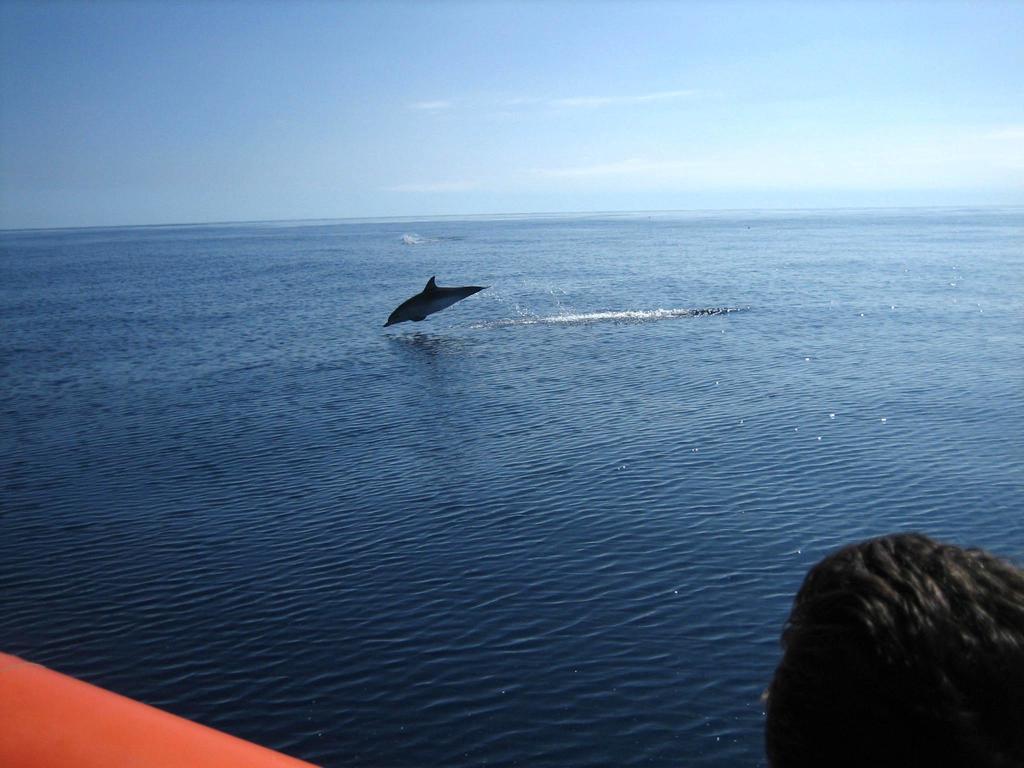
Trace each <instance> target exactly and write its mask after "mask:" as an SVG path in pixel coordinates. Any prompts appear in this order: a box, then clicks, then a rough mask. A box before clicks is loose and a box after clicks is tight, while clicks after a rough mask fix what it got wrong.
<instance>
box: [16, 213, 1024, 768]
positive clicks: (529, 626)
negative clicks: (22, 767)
mask: <svg viewBox="0 0 1024 768" xmlns="http://www.w3.org/2000/svg"><path fill="white" fill-rule="evenodd" d="M965 215H966V214H965ZM972 215H974V216H975V219H976V221H975V223H976V224H977V225H978V226H977V227H975V228H971V227H968V228H966V229H965V228H964V227H965V225H964V223H963V221H964V219H963V218H962V217H961V218H959V219H957V221H958V222H959V224H956V225H955V226H954V224H951V223H950V222H949V221H948V220H947V219H946V218H944V216H943V215H940V214H935V215H934V216H932V217H931V218H929V217H928V216H926V215H924V214H909V213H905V214H893V213H886V214H884V215H883V214H881V213H880V214H878V217H876V218H875V219H872V218H871V217H870V216H868V217H867V218H865V216H867V215H866V214H857V215H854V214H846V215H838V214H837V215H834V216H832V217H831V218H829V217H823V215H814V216H812V215H803V216H801V215H796V214H793V215H790V216H788V217H787V216H783V215H781V214H771V215H768V214H765V215H758V214H750V215H748V216H745V217H740V218H737V219H735V220H731V219H729V218H728V217H723V216H721V215H718V216H707V217H704V218H701V217H696V216H689V217H688V216H681V217H675V218H673V217H664V218H658V219H655V220H653V221H650V220H647V219H643V220H640V219H631V218H628V217H625V218H615V219H608V220H603V219H594V218H589V219H580V220H572V219H558V220H536V221H523V220H517V221H491V222H461V223H458V222H451V221H445V222H423V223H417V224H416V227H417V231H418V232H419V234H417V235H415V236H414V237H416V238H418V240H419V241H418V242H414V243H409V242H408V241H403V234H405V235H407V236H409V237H413V235H412V234H411V233H409V232H408V231H407V228H408V225H405V226H404V227H403V225H401V224H318V225H315V226H313V225H310V226H308V227H300V226H295V227H259V226H254V227H248V228H247V227H244V226H239V227H213V228H208V229H203V228H198V229H197V228H186V229H180V230H179V229H173V228H171V229H161V230H133V231H120V230H118V231H110V232H106V233H103V232H101V233H96V232H92V231H90V232H82V233H36V234H34V235H26V234H21V235H7V234H5V235H4V238H5V240H4V246H5V247H4V249H3V250H2V251H0V269H2V277H3V278H4V279H0V286H6V287H0V311H2V313H3V314H2V316H3V317H4V318H5V330H7V331H8V332H7V333H5V334H4V336H3V338H2V339H0V352H2V356H3V357H2V359H3V361H4V365H3V366H2V367H0V381H2V382H3V384H4V387H3V388H0V413H2V418H3V426H4V429H3V430H2V437H0V439H2V441H3V443H2V445H3V446H4V450H3V453H2V465H0V468H2V473H3V474H2V481H3V483H4V491H3V494H4V503H3V505H2V508H0V581H2V582H3V583H4V584H5V585H7V586H6V588H5V598H4V610H3V611H2V612H0V643H2V645H3V647H4V649H5V650H8V651H11V652H14V653H20V654H23V655H25V656H26V657H28V658H31V659H33V660H36V661H40V662H43V663H48V664H52V665H53V666H55V667H57V668H58V669H61V670H63V671H67V672H69V673H72V674H75V675H79V676H82V677H85V678H86V679H89V680H92V681H94V682H97V683H99V684H102V685H106V686H109V687H111V688H113V689H115V690H117V691H119V692H122V693H125V694H127V695H130V696H134V697H137V698H140V699H142V700H144V701H147V702H149V703H152V704H155V705H157V706H162V707H166V708H168V709H170V710H171V711H174V712H177V713H180V714H183V715H186V716H189V717H193V718H197V719H199V720H201V721H202V722H205V723H208V724H210V725H213V726H216V727H221V728H224V729H226V730H228V731H230V732H232V733H236V734H238V735H240V736H243V737H246V738H250V739H254V740H256V741H258V742H260V743H265V744H268V745H269V746H273V747H276V748H279V749H284V750H286V751H289V752H292V753H294V754H296V755H298V756H301V757H304V758H307V759H311V760H314V761H320V762H323V763H324V764H327V765H367V766H372V765H392V766H401V765H410V766H412V765H423V764H434V765H442V764H443V765H466V766H468V765H479V764H483V763H491V764H514V763H522V764H530V765H552V766H554V765H610V764H622V765H639V764H645V765H666V766H668V765H687V766H733V765H738V764H746V765H756V764H758V762H759V761H760V760H761V753H762V748H761V728H762V713H761V705H760V701H759V696H760V693H761V691H762V690H763V688H764V686H765V684H766V683H767V681H768V679H769V677H770V675H771V672H772V669H773V667H774V664H775V663H776V661H777V658H778V647H777V638H778V632H779V629H780V628H781V625H782V622H783V620H784V619H785V615H786V612H787V610H788V606H789V603H790V601H791V599H792V596H793V594H794V592H795V590H796V588H797V586H798V585H799V583H800V580H801V578H802V576H803V574H804V572H805V571H806V569H807V567H809V565H810V564H812V563H813V562H815V561H816V560H817V559H818V558H820V557H821V555H822V554H824V553H825V552H826V551H828V550H829V549H831V548H833V547H835V546H838V545H840V544H843V543H847V542H849V541H852V540H855V539H858V538H863V537H865V536H869V535H875V534H880V533H886V532H890V531H893V530H907V529H919V530H924V531H927V532H930V533H932V534H933V535H936V536H938V537H940V538H946V539H949V540H952V541H956V542H959V543H963V544H975V545H982V546H987V547H989V548H991V549H993V550H994V551H996V552H999V553H1001V554H1004V555H1007V556H1011V557H1017V558H1021V557H1024V523H1022V519H1024V518H1022V517H1021V515H1020V510H1019V507H1018V506H1017V505H1018V502H1017V499H1019V498H1021V491H1022V490H1024V489H1022V488H1021V485H1022V483H1021V477H1022V469H1024V460H1022V456H1021V450H1020V447H1019V445H1018V440H1017V439H1016V436H1017V435H1019V434H1021V432H1022V427H1024V416H1022V414H1024V403H1022V394H1021V393H1022V392H1024V386H1022V385H1024V380H1022V374H1021V371H1024V365H1022V363H1024V360H1022V359H1021V352H1020V350H1021V349H1022V348H1024V346H1022V345H1021V343H1020V342H1021V341H1022V340H1024V339H1022V332H1021V327H1020V323H1019V317H1020V311H1021V299H1020V297H1021V296H1024V291H1022V290H1021V288H1022V286H1021V285H1020V275H1021V274H1024V272H1022V271H1021V270H1020V266H1021V265H1020V258H1019V255H1017V252H1016V250H1015V249H1014V248H1013V247H1012V243H1013V242H1014V241H1015V239H1016V241H1018V242H1019V234H1020V223H1019V221H1018V220H1017V219H1016V218H1014V217H1013V216H1009V215H1003V216H1002V218H1000V214H997V213H988V214H984V213H978V214H972ZM972 221H974V219H972ZM748 227H750V228H749V229H748ZM958 227H959V228H958ZM954 230H955V231H954ZM954 234H955V235H956V238H955V239H954V240H949V241H948V242H953V243H955V246H949V247H947V246H946V245H944V243H946V242H947V240H946V238H945V237H944V235H954ZM737 243H741V244H742V248H740V247H738V246H737ZM410 245H411V246H415V247H409V246H410ZM957 250H959V251H960V252H959V253H957V252H955V251H957ZM967 251H969V252H970V254H971V259H970V260H969V261H968V260H967V259H964V258H962V256H963V253H964V252H967ZM442 262H443V264H442ZM954 263H955V264H957V265H959V266H958V268H957V270H956V273H957V279H956V280H955V282H957V286H956V287H955V289H954V288H952V287H950V286H948V283H949V282H950V281H951V280H950V277H949V275H950V274H952V265H953V264H954ZM439 264H440V265H441V266H443V267H444V270H443V271H444V272H445V274H450V275H451V276H452V277H451V279H452V282H453V284H455V283H457V282H459V281H460V279H461V278H465V279H466V281H467V282H472V281H473V280H477V279H478V278H479V280H478V282H480V284H484V279H486V283H487V284H490V285H492V286H493V288H492V289H489V290H488V291H486V292H483V293H481V294H479V296H474V297H471V298H470V299H467V300H466V301H464V302H460V303H459V304H458V305H456V306H455V307H452V308H451V309H449V310H445V312H443V313H439V314H438V315H436V316H433V317H432V318H431V319H430V320H428V321H426V322H425V323H421V324H415V325H413V324H410V325H409V326H397V327H396V328H395V329H389V331H387V332H382V331H381V329H380V328H379V325H380V317H379V315H380V313H381V311H382V310H381V308H382V307H383V308H385V310H386V308H388V307H392V306H394V305H395V298H396V296H397V297H398V298H401V296H402V295H403V294H404V295H407V293H405V291H406V290H407V287H408V286H416V285H422V283H423V279H425V276H429V275H431V274H434V273H435V272H441V271H442V269H441V266H439ZM623 265H626V266H625V267H624V266H623ZM384 276H386V277H384ZM627 278H628V279H627ZM357 284H358V285H363V286H366V289H365V291H364V292H362V293H358V295H357V294H356V293H354V292H353V291H351V289H350V288H351V286H352V285H357ZM951 291H955V292H956V294H957V295H956V297H955V298H957V299H958V302H957V303H952V302H951V301H950V298H951V297H950V292H951ZM491 292H493V297H491V298H488V294H489V293H491ZM979 303H983V304H984V309H985V312H984V313H981V312H979V311H978V305H979ZM893 306H896V307H898V311H896V310H893V309H891V308H892V307H893ZM651 307H691V308H690V309H682V308H679V309H650V308H651ZM701 307H704V308H705V309H700V308H701ZM736 308H743V311H736ZM861 313H864V315H865V317H861V316H860V315H861ZM663 320H664V321H666V322H661V321H663ZM670 320H677V321H678V322H668V321H670ZM690 320H692V322H691V321H690Z"/></svg>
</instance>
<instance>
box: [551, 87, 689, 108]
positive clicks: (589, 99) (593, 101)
mask: <svg viewBox="0 0 1024 768" xmlns="http://www.w3.org/2000/svg"><path fill="white" fill-rule="evenodd" d="M697 93H698V92H697V91H695V90H679V91H657V92H655V93H642V94H639V95H634V96H570V97H568V98H562V99H551V102H550V103H551V105H552V106H555V107H569V108H579V107H582V108H595V107H609V106H617V105H628V104H651V103H655V102H664V101H677V100H679V99H688V98H690V97H692V96H696V95H697Z"/></svg>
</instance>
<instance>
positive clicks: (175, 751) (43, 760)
mask: <svg viewBox="0 0 1024 768" xmlns="http://www.w3.org/2000/svg"><path fill="white" fill-rule="evenodd" d="M311 765H312V764H311V763H307V762H304V761H302V760H297V759H295V758H293V757H288V756H287V755H283V754H281V753H280V752H275V751H273V750H270V749H266V748H265V747H260V746H258V745H256V744H253V743H252V742H249V741H244V740H243V739H239V738H236V737H234V736H229V735H228V734H226V733H222V732H221V731H217V730H214V729H213V728H207V727H206V726H205V725H200V724H199V723H194V722H192V721H191V720H186V719H184V718H182V717H178V716H176V715H172V714H170V713H169V712H164V711H163V710H160V709H156V708H155V707H151V706H148V705H146V704H142V703H140V702H138V701H134V700H132V699H129V698H126V697H124V696H120V695H118V694H116V693H112V692H110V691H107V690H104V689H102V688H97V687H96V686H94V685H90V684H89V683H84V682H82V681H81V680H76V679H75V678H73V677H68V676H67V675H62V674H60V673H59V672H54V671H53V670H52V669H47V668H46V667H42V666H40V665H38V664H33V663H31V662H28V661H24V660H23V659H19V658H18V657H17V656H10V655H8V654H6V653H0V766H3V767H4V768H63V766H68V767H69V768H70V767H71V766H74V768H128V766H131V767H132V768H185V766H188V768H207V766H209V768H213V767H214V766H217V767H218V768H233V767H234V766H247V767H248V768H301V767H302V766H306V768H309V767H310V766H311Z"/></svg>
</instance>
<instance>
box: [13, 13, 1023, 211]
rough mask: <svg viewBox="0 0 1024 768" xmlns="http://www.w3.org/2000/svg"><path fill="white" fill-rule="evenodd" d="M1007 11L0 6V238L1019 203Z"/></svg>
mask: <svg viewBox="0 0 1024 768" xmlns="http://www.w3.org/2000/svg"><path fill="white" fill-rule="evenodd" d="M1022 40H1024V3H1021V2H1017V3H1000V2H972V3H955V2H933V3H927V4H917V3H909V2H900V3H882V4H871V3H862V2H858V3H837V4H828V3H811V2H800V3H792V4H780V3H770V2H759V3H728V2H720V3H700V2H687V3H683V2H680V3H671V4H659V3H630V4H624V3H623V4H619V3H611V2H605V3H583V2H574V3H540V2H529V3H509V4H500V3H468V2H459V3H440V2H425V3H373V4H363V3H342V2H338V3H285V2H280V3H258V2H212V1H211V0H204V1H203V2H189V3H172V2H160V3H156V2H153V3H145V2H143V3H128V2H106V3H104V2H99V3H85V2H76V3H56V2H39V3H16V2H10V1H9V0H8V1H7V2H2V3H0V227H3V228H15V227H51V226H88V225H114V224H147V223H169V222H201V221H239V220H262V219H291V218H339V217H369V216H416V215H436V214H475V213H502V212H541V211H587V210H668V209H705V208H750V207H834V206H876V205H987V204H993V205H1004V204H1010V205H1021V204H1024V44H1022V42H1021V41H1022Z"/></svg>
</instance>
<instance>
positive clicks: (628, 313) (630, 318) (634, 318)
mask: <svg viewBox="0 0 1024 768" xmlns="http://www.w3.org/2000/svg"><path fill="white" fill-rule="evenodd" d="M739 311H740V308H739V307H702V308H697V309H624V310H610V311H606V312H562V313H559V314H557V315H546V316H535V315H527V316H523V317H517V318H510V319H507V320H496V321H492V322H488V323H480V324H478V325H475V326H473V327H474V328H494V327H504V326H509V325H541V324H545V325H581V324H584V323H600V322H618V323H644V322H650V321H652V320H667V319H671V318H678V317H703V316H705V315H725V314H728V313H730V312H739Z"/></svg>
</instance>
